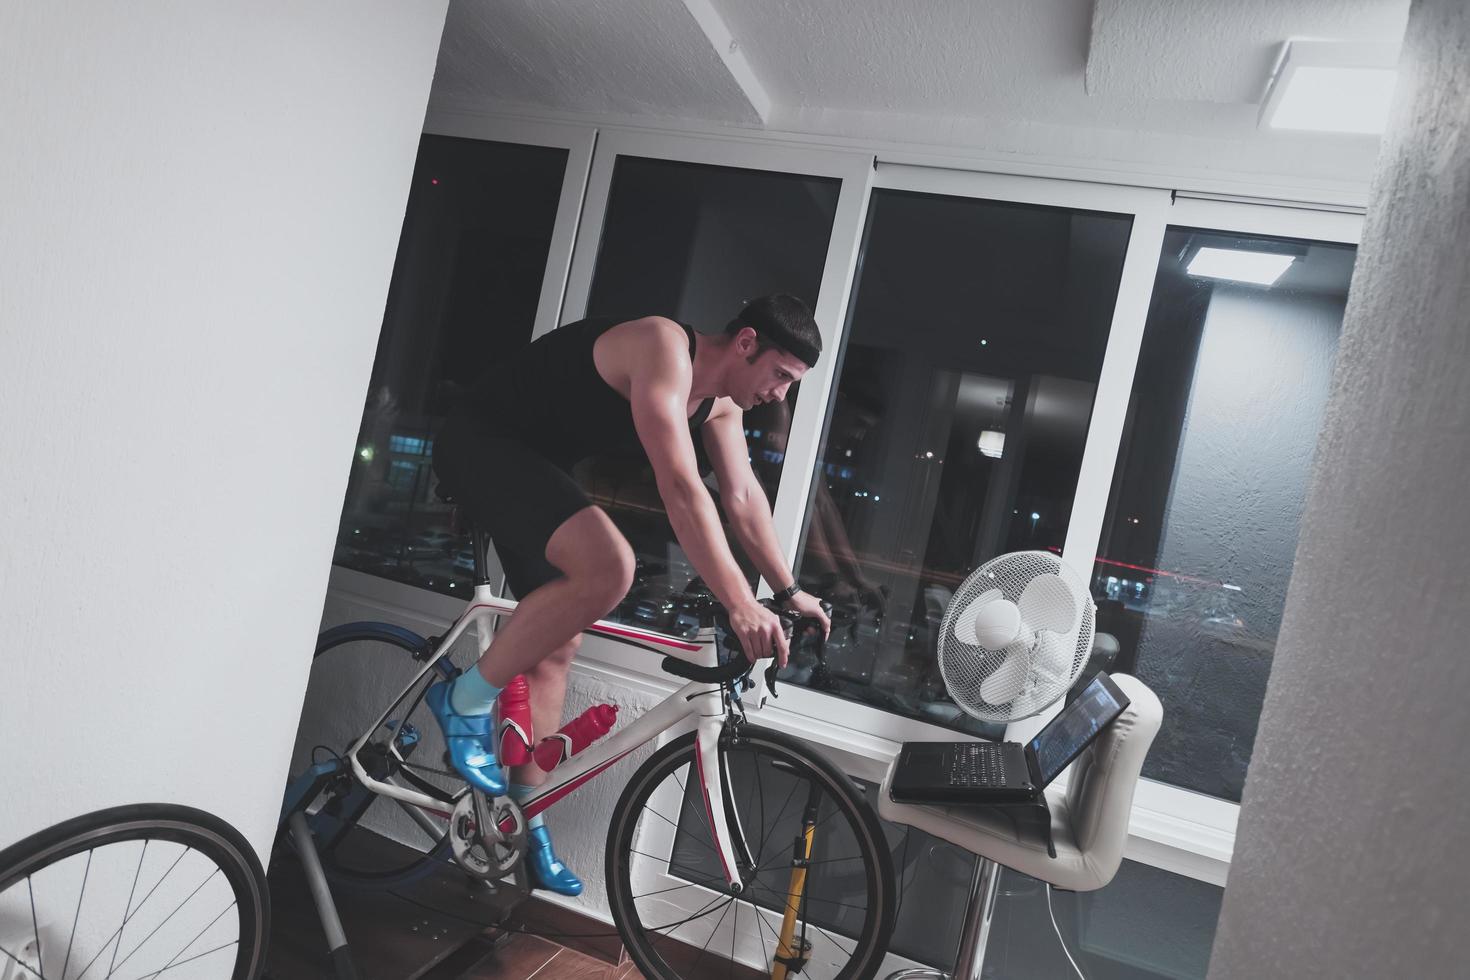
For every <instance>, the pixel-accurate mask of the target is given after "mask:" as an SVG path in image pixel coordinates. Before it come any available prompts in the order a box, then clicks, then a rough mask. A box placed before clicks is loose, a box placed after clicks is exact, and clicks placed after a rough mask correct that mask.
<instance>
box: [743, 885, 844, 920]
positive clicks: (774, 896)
mask: <svg viewBox="0 0 1470 980" xmlns="http://www.w3.org/2000/svg"><path fill="white" fill-rule="evenodd" d="M752 887H755V888H759V889H760V890H761V891H763V892H765V893H766V894H768V895H770V896H771V898H772V899H773V900H774V899H780V902H779V905H780V907H781V908H783V909H784V908H785V907H786V904H785V903H786V900H787V899H789V898H800V899H801V900H802V901H805V902H817V903H819V904H821V905H835V906H836V907H838V908H842V909H856V910H857V911H859V912H866V911H867V910H868V907H867V906H866V905H850V904H848V903H847V902H839V901H837V900H836V899H832V898H812V897H811V896H810V895H807V894H806V893H805V891H803V893H802V894H800V895H798V894H797V893H796V892H784V893H783V892H778V891H776V889H774V888H772V887H771V886H770V885H763V884H761V883H760V882H758V881H757V882H753V883H752Z"/></svg>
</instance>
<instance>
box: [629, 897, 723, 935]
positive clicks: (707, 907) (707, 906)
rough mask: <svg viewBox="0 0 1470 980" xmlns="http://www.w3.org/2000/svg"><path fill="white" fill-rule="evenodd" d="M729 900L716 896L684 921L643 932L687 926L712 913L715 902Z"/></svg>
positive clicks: (678, 920)
mask: <svg viewBox="0 0 1470 980" xmlns="http://www.w3.org/2000/svg"><path fill="white" fill-rule="evenodd" d="M729 899H730V896H729V895H716V896H715V897H714V898H712V899H710V900H709V901H708V902H705V903H704V905H703V906H702V907H701V908H700V910H699V911H698V912H695V913H694V914H693V915H691V916H689V917H688V918H685V919H677V920H675V921H673V922H670V923H669V924H668V925H666V926H654V927H652V928H651V929H646V930H644V931H645V932H663V931H664V930H665V929H677V928H679V927H680V926H683V925H688V924H689V923H691V922H693V921H694V920H695V919H702V918H704V917H705V916H706V915H709V914H710V913H711V912H713V911H714V910H715V903H716V902H719V901H728V900H729Z"/></svg>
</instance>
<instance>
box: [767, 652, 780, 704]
mask: <svg viewBox="0 0 1470 980" xmlns="http://www.w3.org/2000/svg"><path fill="white" fill-rule="evenodd" d="M780 672H781V667H780V665H779V664H777V663H776V661H774V660H772V661H771V666H769V667H767V668H766V690H768V691H770V692H771V697H773V698H779V697H780V696H781V695H779V694H777V693H776V675H777V674H778V673H780Z"/></svg>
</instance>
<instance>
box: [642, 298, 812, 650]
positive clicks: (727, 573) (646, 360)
mask: <svg viewBox="0 0 1470 980" xmlns="http://www.w3.org/2000/svg"><path fill="white" fill-rule="evenodd" d="M687 344H688V341H687V339H686V337H685V335H684V331H683V329H682V328H681V327H679V325H678V324H676V323H673V322H672V321H667V320H660V321H657V322H656V324H654V325H653V326H651V327H650V337H649V340H648V342H647V343H646V344H641V345H640V350H639V354H640V356H638V357H636V358H633V359H632V360H631V363H630V364H629V388H628V401H629V403H630V404H631V406H632V409H633V425H634V427H635V428H636V429H637V431H638V439H639V441H640V442H642V444H643V449H644V451H645V452H646V453H647V454H648V460H649V462H650V463H652V464H653V473H654V477H655V479H656V480H657V482H658V492H659V496H660V497H662V498H663V502H664V509H665V510H666V511H667V513H668V516H669V523H670V524H672V525H673V528H674V535H675V536H676V537H677V538H678V539H679V544H680V545H682V546H683V548H684V551H685V553H686V554H688V555H689V560H690V561H691V562H693V564H694V568H695V570H696V571H698V572H699V574H700V575H701V576H703V577H704V581H705V584H706V585H708V586H709V588H710V591H711V592H713V593H714V594H715V598H717V599H719V600H720V603H721V604H722V605H724V607H725V608H726V610H728V611H729V614H730V625H731V627H732V629H734V630H735V633H736V635H737V636H738V637H740V640H741V646H742V647H743V648H744V649H745V650H746V653H747V655H749V656H751V659H753V660H754V659H756V658H758V657H761V656H767V655H769V652H770V651H772V650H775V651H776V654H777V657H778V659H779V660H780V662H781V663H783V664H784V663H785V662H786V654H787V649H786V640H785V636H784V635H783V634H782V632H781V627H780V622H779V620H777V619H776V617H775V616H773V615H772V614H771V613H769V612H767V611H766V610H765V609H763V608H762V607H760V606H759V605H757V604H756V602H755V595H754V593H752V592H751V590H750V585H749V584H748V583H747V582H746V581H745V575H744V573H743V572H741V571H740V566H739V565H737V564H736V563H735V557H734V556H733V555H732V554H731V553H730V545H729V543H728V542H727V541H726V540H725V531H724V528H722V527H721V526H720V517H719V512H718V511H717V510H716V509H715V503H714V500H713V499H711V497H710V494H709V490H708V489H707V488H706V487H705V485H704V483H703V481H701V480H700V478H699V464H698V462H697V460H696V458H695V455H694V441H693V440H692V439H691V438H690V437H689V416H688V405H689V389H690V383H691V380H692V367H691V365H690V363H689V358H688V356H687V355H686V354H685V353H684V352H685V351H686V350H687V349H688V348H687Z"/></svg>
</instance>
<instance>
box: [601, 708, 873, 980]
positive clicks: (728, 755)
mask: <svg viewBox="0 0 1470 980" xmlns="http://www.w3.org/2000/svg"><path fill="white" fill-rule="evenodd" d="M694 744H695V736H694V734H693V733H690V734H687V735H684V736H682V737H681V738H678V739H675V740H674V741H673V742H671V743H669V744H668V745H666V746H664V747H663V748H661V749H659V750H658V751H657V752H655V753H654V754H653V755H652V756H651V757H650V758H649V759H648V760H647V761H646V762H644V763H643V765H642V766H640V767H639V768H638V770H637V771H636V772H635V773H634V774H633V776H632V778H631V779H630V780H629V781H628V784H627V786H626V787H625V788H624V790H623V793H622V795H621V796H620V797H619V799H618V802H617V805H616V806H615V807H614V809H613V817H612V823H611V827H610V830H609V833H608V846H607V855H606V874H607V887H608V897H609V902H610V904H611V907H612V915H613V921H614V922H615V924H616V925H617V929H618V933H619V935H620V936H621V937H622V939H623V943H624V945H625V946H626V947H627V949H628V953H629V955H630V957H631V958H632V959H633V962H634V963H635V964H636V965H637V967H638V969H639V970H640V971H642V973H643V975H644V976H645V977H647V978H648V980H696V978H697V980H707V978H709V977H715V976H718V975H720V974H719V971H718V969H716V970H714V971H713V972H711V971H710V969H709V966H708V964H706V969H704V970H701V969H699V965H700V963H701V962H702V960H701V959H700V958H698V957H697V958H696V959H695V960H694V962H693V963H692V964H691V965H690V966H689V967H688V968H687V969H688V971H689V972H681V969H680V968H678V967H675V966H673V965H671V964H670V963H669V962H668V961H667V959H666V958H665V955H664V952H662V951H661V949H660V946H661V947H662V948H663V949H664V950H670V949H671V947H670V945H669V943H668V942H667V941H665V942H663V943H661V944H659V946H656V945H655V943H654V942H653V940H651V939H650V938H649V936H648V935H647V931H646V928H645V927H644V926H643V925H642V923H641V921H640V913H639V911H638V908H637V900H638V899H639V898H645V899H646V898H648V897H649V895H643V896H635V895H633V885H632V878H633V873H632V868H631V860H632V855H633V854H634V853H635V851H634V847H635V843H634V835H635V834H637V833H638V829H639V821H640V818H641V816H642V814H643V812H644V809H645V804H646V802H647V800H648V798H649V797H650V796H651V795H652V794H653V792H654V791H655V790H656V789H657V788H658V787H660V786H661V785H664V783H665V781H666V780H667V779H668V778H670V776H674V775H675V774H676V773H677V772H678V771H679V769H680V768H681V767H684V766H690V765H693V763H694V758H695V748H694ZM741 752H758V753H762V754H764V755H766V756H769V757H770V758H771V759H779V760H781V761H782V762H783V763H784V764H785V765H788V766H791V767H792V769H793V771H795V772H796V773H797V780H798V781H800V780H803V779H805V780H808V781H810V782H811V785H814V786H817V787H819V788H820V789H821V790H822V791H823V792H824V793H826V794H827V795H828V796H829V797H830V798H831V799H832V800H833V802H834V804H836V807H837V812H842V813H844V814H845V815H846V816H847V819H848V827H849V830H850V831H851V832H852V836H853V840H854V841H856V842H857V846H858V848H859V849H860V851H861V863H862V865H863V867H864V868H865V873H866V878H865V881H866V887H865V890H866V893H867V895H868V896H869V901H870V902H872V903H873V904H872V905H871V906H868V909H869V910H870V911H868V912H867V915H866V916H865V920H864V922H863V924H862V927H861V929H860V930H857V932H858V935H857V937H856V939H855V940H854V941H855V942H856V946H855V947H854V949H853V951H852V953H851V954H850V956H851V958H850V959H849V960H848V962H847V963H846V964H845V965H843V966H842V967H841V968H840V969H838V970H837V972H835V974H832V980H870V978H872V977H873V976H875V975H876V973H877V971H878V969H879V967H880V966H881V964H882V962H883V958H884V955H885V954H886V951H887V947H888V939H889V937H890V935H891V934H892V931H893V927H894V922H895V914H896V902H897V884H896V881H895V879H894V873H893V866H892V858H891V855H890V853H889V848H888V847H887V845H886V842H885V839H884V835H883V830H882V827H881V824H880V823H879V821H878V816H877V814H876V813H875V812H874V811H873V809H872V807H871V805H869V803H868V802H867V800H866V799H865V798H864V797H863V796H862V794H861V792H860V791H859V790H858V789H857V787H855V786H854V785H853V784H852V782H851V781H850V780H849V779H848V777H847V776H846V775H845V774H844V773H842V772H841V770H839V769H838V768H837V767H836V766H834V765H833V764H832V763H831V762H829V761H828V760H827V759H825V758H824V757H822V756H821V755H819V754H817V753H815V752H813V751H812V750H811V749H810V748H808V747H807V746H806V745H804V744H803V743H802V742H800V741H799V740H797V739H794V738H791V737H789V736H786V735H782V734H780V733H778V732H773V731H771V730H769V729H764V728H759V727H757V726H753V725H742V726H741V727H740V729H739V732H738V736H736V737H734V739H733V740H732V736H731V735H730V733H728V732H727V733H726V734H725V735H723V736H722V737H721V754H722V757H723V758H722V764H724V765H731V764H732V763H733V761H734V756H735V753H741ZM686 771H690V772H692V771H693V770H692V769H691V770H686ZM756 771H757V772H758V771H759V767H758V765H756ZM783 771H784V770H783ZM675 778H676V784H677V777H675ZM680 790H681V792H685V793H688V792H689V790H688V787H685V786H681V787H680ZM760 807H761V811H762V812H763V813H764V811H765V808H766V805H765V801H764V800H762V801H761V803H760ZM783 810H784V808H783ZM662 819H664V820H667V819H668V818H667V817H662ZM703 819H704V818H703V817H702V816H701V817H699V820H700V821H701V822H702V821H703ZM742 822H743V823H748V824H749V825H750V826H752V827H753V826H754V823H755V821H754V820H745V819H744V818H742ZM779 822H780V817H779V816H778V817H777V818H776V819H775V820H774V821H773V822H772V824H771V827H770V834H771V838H772V840H777V837H778V834H779V831H778V830H777V824H779ZM701 825H702V824H701ZM761 825H762V828H764V825H765V821H764V819H762V821H761ZM653 826H657V825H653ZM706 833H707V831H706ZM752 843H754V842H752ZM766 843H767V842H766V841H764V840H762V841H760V843H759V845H758V847H757V853H764V849H765V845H766ZM788 845H789V841H787V840H784V839H781V840H779V841H778V845H777V846H788ZM772 854H773V857H774V855H775V852H772ZM671 860H672V858H671ZM842 860H856V859H842ZM757 861H758V863H759V858H757ZM814 863H820V862H814ZM772 870H781V871H782V873H785V872H784V870H783V869H780V868H779V867H778V868H773V869H772ZM710 881H711V882H712V884H713V885H717V886H720V887H723V879H722V878H720V879H719V880H718V881H716V880H714V879H710ZM747 882H748V884H749V887H747V889H746V891H745V892H744V893H743V896H742V897H741V898H739V899H732V901H735V902H741V901H744V902H745V903H746V904H747V905H750V904H751V903H750V902H749V901H748V900H747V899H746V898H745V897H744V896H753V897H755V898H758V899H762V907H763V908H764V909H765V910H766V911H767V912H768V913H769V912H770V911H772V904H769V896H766V895H764V894H762V892H761V891H760V890H759V889H761V888H762V886H761V885H760V884H759V883H758V881H752V879H751V878H750V877H747ZM696 884H697V883H696ZM679 887H689V886H688V885H684V886H679ZM764 890H765V891H770V886H765V887H764ZM649 894H656V893H649ZM813 901H814V902H817V903H821V902H828V904H838V903H831V902H830V900H826V899H813ZM736 907H737V913H736V919H735V921H734V922H733V923H732V929H731V944H732V954H733V948H734V944H735V943H736V941H737V940H736V934H737V933H738V929H739V914H740V912H739V906H738V905H737V906H736ZM713 911H715V910H713V909H711V910H709V911H706V912H701V913H700V914H701V915H711V914H712V913H713ZM747 911H748V914H749V913H754V911H755V910H754V909H749V910H747ZM663 928H666V927H664V926H654V927H653V929H652V931H653V932H655V933H657V932H658V931H659V930H660V929H663ZM719 928H720V926H719V925H718V924H717V925H716V926H715V930H714V932H718V931H719ZM761 930H762V926H761V925H760V923H756V928H755V930H754V932H755V933H756V934H760V933H761ZM818 931H821V929H820V928H819V929H818ZM713 935H714V933H711V938H713ZM842 935H846V934H845V933H842ZM829 938H830V935H829ZM848 938H851V937H848ZM772 945H774V944H772ZM837 945H839V948H840V944H837ZM691 948H692V947H691ZM762 950H763V953H770V952H771V950H769V949H766V948H765V940H764V939H762ZM685 952H687V951H684V950H674V951H672V952H670V955H672V956H676V958H677V956H681V955H684V953H685ZM844 952H845V951H844ZM811 966H815V964H812V965H811ZM726 969H727V971H728V972H729V974H730V975H731V976H735V975H736V970H735V968H733V967H727V968H726ZM747 969H748V968H747ZM769 972H770V968H769V963H768V964H767V965H766V967H765V970H764V973H765V975H767V976H768V975H769ZM819 972H820V971H817V970H815V969H809V970H807V971H804V972H802V973H801V974H800V975H801V976H802V977H803V978H805V977H808V976H811V975H812V974H813V973H819ZM792 975H793V976H794V975H795V974H792Z"/></svg>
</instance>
